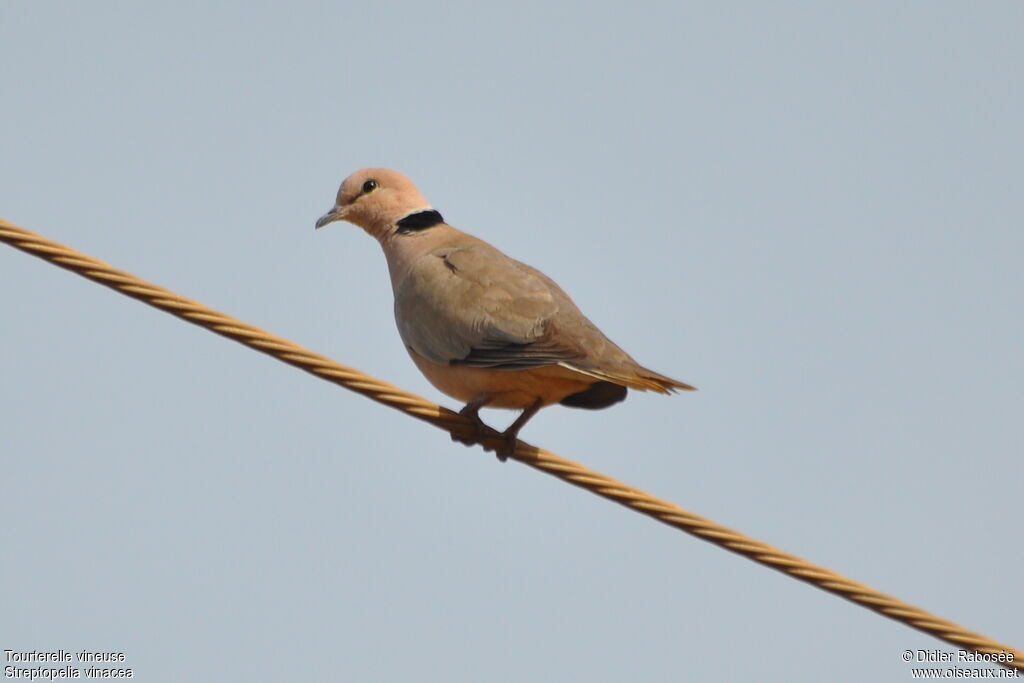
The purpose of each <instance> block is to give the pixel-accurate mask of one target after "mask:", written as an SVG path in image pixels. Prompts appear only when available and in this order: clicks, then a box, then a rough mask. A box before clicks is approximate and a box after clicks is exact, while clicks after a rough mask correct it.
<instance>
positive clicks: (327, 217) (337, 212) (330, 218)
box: [316, 206, 345, 230]
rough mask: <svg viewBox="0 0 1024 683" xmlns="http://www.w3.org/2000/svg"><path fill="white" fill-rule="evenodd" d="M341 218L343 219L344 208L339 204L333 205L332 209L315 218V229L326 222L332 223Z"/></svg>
mask: <svg viewBox="0 0 1024 683" xmlns="http://www.w3.org/2000/svg"><path fill="white" fill-rule="evenodd" d="M342 220H345V208H344V207H341V206H335V207H334V208H333V209H331V210H330V211H328V212H327V213H325V214H324V215H323V216H320V218H318V219H317V220H316V229H317V230H319V229H320V228H322V227H324V226H325V225H327V224H328V223H333V222H335V221H342Z"/></svg>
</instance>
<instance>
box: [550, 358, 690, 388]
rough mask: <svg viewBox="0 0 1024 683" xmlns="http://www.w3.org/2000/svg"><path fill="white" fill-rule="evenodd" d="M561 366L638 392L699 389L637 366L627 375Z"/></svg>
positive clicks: (566, 365)
mask: <svg viewBox="0 0 1024 683" xmlns="http://www.w3.org/2000/svg"><path fill="white" fill-rule="evenodd" d="M559 365H561V366H563V367H566V368H569V369H571V370H575V371H576V372H579V373H582V374H584V375H588V376H590V377H593V378H594V379H599V380H602V381H605V382H612V383H613V384H618V385H620V386H624V387H629V388H630V389H636V390H638V391H655V392H657V393H659V394H671V393H674V392H675V391H676V390H679V389H682V390H684V391H696V390H697V387H695V386H692V385H690V384H687V383H686V382H680V381H679V380H675V379H672V378H671V377H666V376H665V375H662V374H660V373H657V372H655V371H654V370H648V369H647V368H645V367H643V366H641V365H637V366H636V368H635V371H634V372H631V373H630V374H625V373H622V372H613V371H610V370H598V369H594V368H581V367H578V366H575V365H572V364H569V363H564V362H563V363H559Z"/></svg>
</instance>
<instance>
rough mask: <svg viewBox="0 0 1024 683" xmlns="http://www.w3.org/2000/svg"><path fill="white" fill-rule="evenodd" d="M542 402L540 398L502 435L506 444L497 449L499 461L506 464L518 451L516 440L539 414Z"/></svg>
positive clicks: (496, 453) (495, 452)
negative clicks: (527, 424)
mask: <svg viewBox="0 0 1024 683" xmlns="http://www.w3.org/2000/svg"><path fill="white" fill-rule="evenodd" d="M541 403H542V401H541V400H540V399H539V398H538V399H537V400H536V401H534V402H533V403H531V404H530V406H529V407H528V408H527V409H526V410H524V411H523V412H522V413H521V414H520V415H519V417H517V418H516V421H515V422H513V423H512V424H510V425H509V426H508V429H506V430H505V431H503V432H502V433H501V439H502V441H504V442H505V443H503V444H502V445H500V446H498V448H496V449H495V451H494V454H495V455H496V456H498V460H500V461H502V462H505V461H506V460H508V456H510V455H512V453H513V452H515V450H516V439H517V438H519V430H520V429H522V428H523V425H525V424H526V423H527V422H529V421H530V418H531V417H533V416H534V415H536V414H537V411H538V410H540V408H541Z"/></svg>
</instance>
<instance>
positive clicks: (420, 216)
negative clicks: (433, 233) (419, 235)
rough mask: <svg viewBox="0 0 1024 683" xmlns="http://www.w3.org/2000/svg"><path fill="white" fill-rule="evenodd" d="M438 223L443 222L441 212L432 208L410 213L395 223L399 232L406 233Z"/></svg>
mask: <svg viewBox="0 0 1024 683" xmlns="http://www.w3.org/2000/svg"><path fill="white" fill-rule="evenodd" d="M440 223H444V218H442V217H441V214H440V213H438V212H437V211H434V210H433V209H426V210H424V211H417V212H416V213H410V214H409V215H408V216H406V217H405V218H403V219H402V220H400V221H398V223H396V224H395V225H396V226H397V227H398V232H399V233H400V234H402V235H407V234H409V233H410V232H419V231H421V230H426V229H427V228H432V227H434V226H435V225H438V224H440Z"/></svg>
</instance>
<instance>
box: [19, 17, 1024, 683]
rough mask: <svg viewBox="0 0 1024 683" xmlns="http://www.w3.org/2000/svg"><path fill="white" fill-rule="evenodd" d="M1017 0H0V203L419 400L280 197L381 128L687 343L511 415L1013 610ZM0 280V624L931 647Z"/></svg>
mask: <svg viewBox="0 0 1024 683" xmlns="http://www.w3.org/2000/svg"><path fill="white" fill-rule="evenodd" d="M1022 31H1024V6H1022V5H1021V4H1020V3H1017V2H984V3H966V2H960V3H954V2H931V1H929V2H903V3H888V2H887V3H871V2H868V3H865V2H855V3H854V2H838V3H785V2H784V3H771V4H770V5H769V4H768V3H717V2H716V3H710V2H709V3H667V2H666V3H643V2H641V3H610V2H605V3H592V4H583V3H578V4H569V3H563V4H556V5H551V4H545V3H531V2H520V3H515V4H507V3H506V4H505V5H502V6H500V7H499V6H498V5H496V4H485V3H469V2H464V3H457V4H456V3H447V4H445V3H440V4H439V3H429V4H428V3H416V4H413V3H401V2H397V3H394V2H372V3H367V2H361V3H328V2H320V3H313V2H297V3H290V4H289V5H288V6H287V7H285V6H284V5H280V4H271V3H237V2H235V3H212V4H211V3H200V2H179V3H173V4H166V3H162V4H159V5H158V4H154V3H129V2H121V3H114V2H100V3H88V4H82V3H43V2H37V3H17V4H16V3H5V4H4V6H3V7H2V9H0V36H2V39H3V45H4V47H3V59H2V60H0V100H2V103H3V104H2V106H0V157H2V158H3V161H4V163H3V164H0V215H2V216H4V217H5V218H7V219H9V220H12V221H14V222H16V223H19V224H21V225H24V226H25V227H28V228H31V229H33V230H36V231H38V232H41V233H43V234H44V235H47V236H49V237H52V238H54V239H57V240H59V241H63V242H65V243H67V244H69V245H71V246H73V247H75V248H77V249H79V250H82V251H85V252H87V253H89V254H92V255H94V256H96V257H98V258H101V259H103V260H105V261H108V262H110V263H112V264H114V265H115V266H118V267H120V268H124V269H126V270H129V271H131V272H134V273H136V274H138V275H140V276H142V277H144V278H147V279H150V280H152V281H154V282H157V283H159V284H161V285H164V286H166V287H169V288H171V289H173V290H175V291H177V292H179V293H181V294H183V295H185V296H188V297H191V298H195V299H198V300H200V301H203V302H204V303H206V304H208V305H210V306H212V307H214V308H217V309H220V310H223V311H226V312H228V313H231V314H233V315H236V316H238V317H240V318H242V319H243V320H246V321H248V322H251V323H253V324H256V325H260V326H263V327H266V328H267V329H270V330H272V331H273V332H275V333H277V334H280V335H282V336H285V337H288V338H290V339H293V340H295V341H297V342H299V343H301V344H303V345H305V346H307V347H309V348H312V349H314V350H316V351H319V352H322V353H325V354H328V355H330V356H332V357H334V358H336V359H337V360H339V361H340V362H342V363H345V364H349V365H352V366H355V367H357V368H360V369H362V370H364V371H367V372H369V373H371V374H374V375H376V376H378V377H382V378H384V379H386V380H388V381H391V382H394V383H396V384H398V385H400V386H403V387H406V388H409V389H410V390H413V391H416V392H419V393H422V394H423V395H425V396H428V397H430V398H432V399H434V400H439V401H441V402H442V403H444V404H445V405H448V406H450V407H457V406H456V404H455V402H454V401H452V400H450V399H447V398H445V397H443V396H441V395H440V394H438V392H437V391H435V390H434V389H433V388H432V387H430V386H429V385H428V384H427V382H426V380H425V379H423V378H422V377H421V376H420V375H419V373H418V372H417V371H416V369H415V367H414V366H413V365H412V363H411V362H410V361H409V360H408V358H407V357H406V355H405V353H404V351H403V349H402V345H401V342H400V341H399V338H398V334H397V332H396V331H395V328H394V322H393V320H392V317H391V292H390V286H389V284H388V279H387V272H386V268H385V264H384V259H383V257H382V255H381V254H380V252H379V248H378V246H377V245H376V244H375V243H374V242H373V240H371V239H370V238H369V237H367V236H366V235H365V234H363V233H362V232H361V231H360V230H358V229H357V228H354V227H352V226H349V225H348V224H337V225H332V226H331V227H330V228H328V229H326V230H321V231H319V232H314V230H313V222H314V221H315V219H316V218H317V217H318V216H320V215H321V214H322V213H323V212H324V211H325V210H326V209H328V208H329V207H330V206H331V204H332V202H333V198H334V193H335V191H336V189H337V185H338V183H339V182H340V181H341V180H342V178H343V177H344V176H346V175H347V174H348V173H350V172H351V171H353V170H355V169H357V168H360V167H364V166H371V165H381V166H388V167H392V168H395V169H397V170H400V171H402V172H404V173H406V174H407V175H409V176H410V177H411V178H413V179H414V180H415V181H416V182H417V184H418V185H419V186H420V188H421V189H422V191H423V193H424V194H425V195H426V197H427V198H428V199H429V200H430V201H431V202H432V203H433V204H434V205H435V206H436V207H437V208H438V209H439V210H440V211H442V212H443V213H444V215H445V217H446V218H447V219H448V220H449V222H451V223H453V224H455V225H456V226H458V227H460V228H462V229H464V230H466V231H468V232H471V233H474V234H476V235H478V236H480V237H483V238H484V239H487V240H489V241H491V242H492V243H494V244H495V245H496V246H498V247H499V248H501V249H503V250H505V251H506V252H508V253H509V254H511V255H513V256H515V257H516V258H519V259H521V260H523V261H526V262H528V263H530V264H532V265H534V266H536V267H539V268H541V269H542V270H544V271H546V272H547V273H548V274H549V275H551V276H552V277H554V278H555V279H556V280H557V281H558V282H559V283H560V284H561V285H562V286H563V287H564V288H565V289H566V290H567V291H568V292H569V293H570V294H571V295H572V296H573V297H574V298H575V299H576V301H577V303H578V304H579V305H580V306H581V308H583V310H584V311H586V312H587V314H588V315H589V316H590V317H591V318H592V319H593V320H594V321H595V322H597V323H598V324H599V325H600V326H601V327H602V328H603V329H604V330H605V332H606V333H607V334H608V335H609V336H610V337H611V338H613V339H614V340H616V341H617V342H619V343H620V344H621V345H622V346H623V347H625V348H626V349H627V350H628V351H630V352H631V353H632V354H633V355H634V356H635V357H636V358H637V359H638V360H640V361H641V362H642V363H644V364H646V365H649V366H650V367H652V368H654V369H656V370H658V371H661V372H663V373H665V374H668V375H671V376H673V377H677V378H679V379H681V380H685V381H688V382H692V383H694V384H696V385H697V386H699V387H700V388H701V391H700V392H698V393H696V394H688V395H681V396H675V397H672V398H665V397H659V396H652V395H640V394H633V395H632V396H631V397H630V399H629V400H628V401H626V402H625V403H624V404H621V405H619V406H616V407H615V408H613V409H609V410H607V411H602V412H588V411H576V410H569V409H564V408H551V409H549V410H546V411H543V412H542V413H541V414H540V415H539V416H537V417H536V418H535V419H534V420H533V421H532V422H531V423H530V424H529V425H528V427H527V428H526V430H525V431H524V437H525V438H526V439H527V440H529V441H531V442H533V443H536V444H538V445H542V446H544V447H546V448H549V449H550V450H553V451H555V452H556V453H559V454H561V455H563V456H565V457H568V458H571V459H574V460H578V461H581V462H583V463H586V464H587V465H589V466H591V467H594V468H596V469H598V470H601V471H603V472H606V473H608V474H610V475H612V476H615V477H617V478H620V479H622V480H623V481H625V482H627V483H629V484H632V485H635V486H638V487H640V488H643V489H646V490H649V491H651V492H652V493H654V494H656V495H659V496H662V497H665V498H668V499H670V500H673V501H675V502H677V503H679V504H680V505H682V506H684V507H686V508H687V509H690V510H692V511H694V512H697V513H699V514H702V515H705V516H708V517H711V518H713V519H715V520H717V521H719V522H722V523H724V524H728V525H730V526H732V527H735V528H737V529H740V530H742V531H744V532H746V533H748V534H751V535H753V536H755V537H757V538H760V539H763V540H765V541H768V542H770V543H773V544H775V545H777V546H779V547H781V548H783V549H785V550H787V551H790V552H793V553H796V554H798V555H801V556H803V557H806V558H807V559H809V560H811V561H813V562H817V563H819V564H823V565H825V566H828V567H830V568H832V569H835V570H837V571H839V572H842V573H844V574H846V575H848V576H850V577H852V578H854V579H857V580H860V581H863V582H865V583H868V584H870V585H872V586H874V587H876V588H878V589H879V590H882V591H885V592H887V593H891V594H893V595H896V596H899V597H900V598H902V599H904V600H907V601H909V602H911V603H913V604H917V605H920V606H922V607H925V608H927V609H929V610H932V611H934V612H935V613H937V614H938V615H939V616H942V617H945V618H948V619H952V620H954V621H957V622H959V623H961V624H963V625H964V626H967V627H969V628H972V629H975V630H978V631H981V632H982V633H985V634H986V635H989V636H991V637H993V638H996V639H1000V640H1003V641H1004V642H1008V643H1010V644H1013V645H1016V646H1017V647H1020V646H1022V644H1024V622H1022V621H1021V619H1020V614H1021V612H1022V610H1024V598H1022V597H1021V593H1020V575H1021V567H1022V560H1024V549H1022V547H1021V545H1020V543H1019V542H1017V540H1016V539H1017V538H1018V535H1019V534H1018V533H1017V531H1016V529H1018V528H1019V525H1020V522H1021V516H1022V515H1021V509H1022V508H1021V502H1020V498H1021V497H1020V482H1021V480H1022V478H1024V464H1022V459H1021V445H1022V437H1024V420H1022V417H1021V408H1022V406H1024V361H1022V355H1021V350H1022V345H1024V321H1022V315H1021V309H1022V292H1024V274H1022V273H1024V269H1022V267H1021V263H1022V262H1024V229H1022V226H1024V192H1022V191H1021V178H1024V162H1022V159H1024V134H1022V128H1021V121H1024V93H1022V89H1024V42H1022V41H1021V35H1022ZM0 286H2V287H3V291H4V292H6V294H7V295H6V296H4V297H0V320H2V321H3V323H2V332H3V334H2V337H0V351H2V353H3V359H4V362H3V380H2V382H0V416H2V417H0V427H2V435H0V465H2V469H0V472H2V475H0V477H2V483H3V487H2V488H3V495H2V496H0V513H2V515H3V517H2V518H3V520H4V523H3V524H2V525H0V548H2V551H3V554H4V557H5V561H4V562H0V580H2V583H0V585H2V586H3V598H2V600H0V602H2V609H0V649H5V648H13V649H39V650H53V649H58V648H64V649H68V650H76V649H82V648H94V649H100V650H115V651H123V652H125V653H126V656H127V663H128V664H130V665H131V666H133V667H134V668H135V675H136V679H137V680H143V681H181V680H217V681H250V680H285V679H287V680H351V681H413V680H424V681H445V682H452V681H510V682H511V681H544V680H551V681H574V680H588V681H623V680H645V681H684V680H693V681H717V680H759V681H762V680H763V681H821V680H829V681H865V680H879V681H881V680H886V681H889V680H892V681H897V680H909V679H910V677H911V675H910V674H911V672H910V667H909V666H908V665H907V664H905V663H904V662H903V661H902V660H901V658H900V655H901V653H902V652H903V650H905V649H919V648H920V649H935V648H939V649H945V650H948V649H949V648H947V647H946V646H945V645H944V644H942V643H940V642H939V641H936V640H934V639H932V638H929V637H927V636H925V635H923V634H920V633H918V632H916V631H913V630H911V629H909V628H907V627H905V626H902V625H899V624H896V623H895V622H891V621H889V620H887V619H884V618H882V617H880V616H877V615H875V614H873V613H871V612H868V611H866V610H864V609H862V608H859V607H856V606H854V605H852V604H850V603H847V602H845V601H842V600H839V599H837V598H835V597H832V596H830V595H827V594H825V593H822V592H820V591H818V590H816V589H813V588H811V587H809V586H806V585H804V584H802V583H799V582H796V581H793V580H792V579H789V578H787V577H785V576H782V575H780V574H778V573H775V572H772V571H769V570H767V569H765V568H762V567H760V566H757V565H754V564H752V563H750V562H748V561H746V560H744V559H742V558H739V557H737V556H734V555H732V554H731V553H728V552H725V551H723V550H721V549H718V548H716V547H713V546H711V545H708V544H706V543H703V542H700V541H698V540H695V539H693V538H691V537H689V536H685V535H683V534H681V533H679V532H676V531H673V530H671V529H668V528H667V527H663V526H661V525H659V524H657V523H655V522H653V521H651V520H649V519H647V518H644V517H641V516H638V515H636V514H633V513H630V512H628V511H626V510H623V509H621V508H619V507H618V506H616V505H613V504H611V503H609V502H607V501H604V500H602V499H599V498H596V497H594V496H591V495H589V494H586V493H584V492H581V491H579V490H577V489H575V488H572V487H569V486H566V485H565V484H562V483H560V482H558V481H555V480H553V479H550V478H548V477H545V476H543V475H540V474H538V473H536V472H534V471H533V470H530V469H528V468H525V467H523V466H521V465H518V464H515V463H511V462H510V463H508V464H505V465H502V464H499V463H497V462H496V461H495V460H494V458H493V457H492V456H490V455H488V454H484V453H483V452H482V451H480V450H467V449H465V448H463V447H462V446H459V445H456V444H452V443H451V442H450V441H449V439H448V437H447V435H445V434H444V433H442V432H439V431H437V430H434V429H432V428H430V427H428V426H426V425H424V424H421V423H419V422H418V421H415V420H411V419H408V418H406V417H404V416H402V415H400V414H398V413H395V412H393V411H390V410H387V409H385V408H383V407H381V406H378V405H376V404H374V403H372V402H369V401H367V400H365V399H363V398H361V397H359V396H356V395H355V394H351V393H348V392H345V391H343V390H340V389H338V388H337V387H334V386H332V385H329V384H326V383H324V382H320V381H318V380H316V379H314V378H312V377H310V376H308V375H306V374H304V373H302V372H299V371H297V370H295V369H293V368H289V367H287V366H285V365H283V364H280V363H277V362H275V361H272V360H270V359H268V358H266V357H264V356H262V355H260V354H257V353H253V352H251V351H249V350H246V349H244V348H242V347H240V346H238V345H235V344H233V343H231V342H229V341H227V340H224V339H222V338H219V337H217V336H215V335H212V334H210V333H208V332H204V331H201V330H199V329H197V328H194V327H192V326H189V325H186V324H184V323H182V322H181V321H178V320H176V319H174V318H172V317H170V316H168V315H166V314H163V313H160V312H157V311H154V310H152V309H149V308H147V307H145V306H143V305H141V304H139V303H137V302H134V301H131V300H129V299H127V298H125V297H123V296H120V295H117V294H115V293H112V292H110V291H108V290H106V289H104V288H102V287H99V286H97V285H95V284H93V283H90V282H88V281H85V280H83V279H81V278H78V277H76V276H73V275H71V274H68V273H66V272H63V271H61V270H59V269H57V268H55V267H53V266H50V265H47V264H45V263H43V262H41V261H38V260H36V259H33V258H31V257H29V256H27V255H25V254H23V253H20V252H17V251H15V250H13V249H9V248H7V247H3V248H0ZM484 417H485V419H487V420H489V421H491V422H492V423H495V424H496V425H498V426H502V425H504V424H505V423H507V422H508V421H510V420H511V419H512V414H511V413H504V412H495V411H490V412H488V411H485V414H484Z"/></svg>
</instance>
